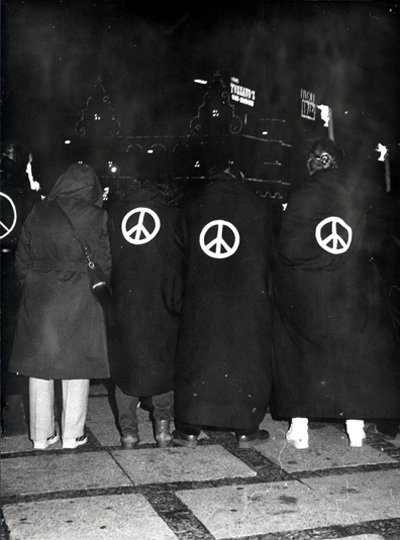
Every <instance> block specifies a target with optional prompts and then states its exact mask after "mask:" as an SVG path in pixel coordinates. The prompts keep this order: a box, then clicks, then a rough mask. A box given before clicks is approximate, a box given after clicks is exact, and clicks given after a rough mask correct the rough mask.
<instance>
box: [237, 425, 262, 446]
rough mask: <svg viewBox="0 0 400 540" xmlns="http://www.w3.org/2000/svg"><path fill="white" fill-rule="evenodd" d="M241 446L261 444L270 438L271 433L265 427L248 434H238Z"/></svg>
mask: <svg viewBox="0 0 400 540" xmlns="http://www.w3.org/2000/svg"><path fill="white" fill-rule="evenodd" d="M236 438H237V441H238V445H239V448H252V447H253V446H258V445H259V444H264V443H266V442H267V441H268V439H269V433H268V431H266V430H265V429H259V430H257V431H255V432H254V433H251V434H248V435H239V434H236Z"/></svg>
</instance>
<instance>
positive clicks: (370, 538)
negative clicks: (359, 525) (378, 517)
mask: <svg viewBox="0 0 400 540" xmlns="http://www.w3.org/2000/svg"><path fill="white" fill-rule="evenodd" d="M321 540H332V537H331V538H330V539H326V538H321ZM335 540H385V538H384V537H383V536H381V535H380V534H357V535H356V536H342V537H340V538H336V539H335Z"/></svg>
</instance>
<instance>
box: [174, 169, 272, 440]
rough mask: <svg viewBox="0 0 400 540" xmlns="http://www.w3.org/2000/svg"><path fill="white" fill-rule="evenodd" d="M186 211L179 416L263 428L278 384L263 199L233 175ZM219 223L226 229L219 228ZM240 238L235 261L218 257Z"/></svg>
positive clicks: (177, 394)
mask: <svg viewBox="0 0 400 540" xmlns="http://www.w3.org/2000/svg"><path fill="white" fill-rule="evenodd" d="M182 212H183V218H184V219H183V225H184V235H185V244H186V250H187V275H186V285H185V295H184V303H183V311H182V321H181V329H180V333H179V342H178V352H177V364H176V372H175V373H176V375H175V403H176V417H177V418H178V420H179V421H181V422H186V423H189V424H197V425H203V426H204V425H205V426H214V427H220V428H231V429H250V428H253V427H257V426H258V425H259V423H260V422H261V421H262V419H263V417H264V415H265V413H266V410H267V407H268V404H269V399H270V389H271V380H272V379H271V350H272V345H271V324H272V314H271V300H270V298H269V295H268V287H269V279H270V277H271V273H272V255H273V249H272V239H271V224H270V220H269V217H268V215H267V214H266V210H265V208H264V206H263V204H262V202H261V201H260V199H258V197H257V196H256V195H254V194H253V193H251V192H250V191H249V190H248V189H247V188H246V187H245V186H244V185H243V184H242V183H240V182H239V181H237V180H234V179H232V178H231V177H230V176H228V175H222V176H219V177H216V178H213V179H211V181H210V182H208V183H207V184H206V185H205V186H204V187H203V189H201V190H200V192H199V193H198V194H197V195H193V196H190V197H189V198H188V199H187V200H186V201H185V202H184V204H183V205H182ZM216 220H218V221H219V222H220V224H219V225H218V223H214V224H213V222H214V221H216ZM232 226H233V227H234V229H232ZM207 227H209V228H208V231H206V234H204V232H205V228H207ZM219 227H221V229H219ZM235 230H236V231H237V232H236V233H235V232H234V231H235ZM219 231H220V232H223V239H224V241H226V245H224V244H223V245H221V246H220V247H218V246H217V244H215V245H213V242H214V241H215V240H214V239H215V238H218V232H219ZM202 233H203V234H204V238H203V237H202ZM235 234H236V236H235ZM235 238H236V240H235ZM237 238H239V245H238V246H237V249H236V251H234V249H233V252H232V253H231V254H230V256H229V257H226V258H213V257H212V256H210V254H209V253H210V252H211V253H213V252H214V253H216V252H217V251H220V252H221V254H224V253H225V254H226V253H230V252H229V250H230V249H231V247H234V246H235V241H236V242H237ZM207 252H208V254H207Z"/></svg>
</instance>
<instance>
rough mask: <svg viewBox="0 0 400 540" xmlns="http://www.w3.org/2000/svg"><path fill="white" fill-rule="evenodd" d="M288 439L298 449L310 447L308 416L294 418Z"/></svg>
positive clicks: (287, 435) (287, 434)
mask: <svg viewBox="0 0 400 540" xmlns="http://www.w3.org/2000/svg"><path fill="white" fill-rule="evenodd" d="M286 440H287V442H288V443H289V444H291V445H292V446H294V447H295V448H297V449H298V450H302V449H304V448H308V418H292V421H291V424H290V429H289V431H288V432H287V433H286Z"/></svg>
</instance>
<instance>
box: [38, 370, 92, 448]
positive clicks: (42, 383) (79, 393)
mask: <svg viewBox="0 0 400 540" xmlns="http://www.w3.org/2000/svg"><path fill="white" fill-rule="evenodd" d="M61 385H62V413H61V436H62V438H63V439H76V438H78V437H81V436H82V435H83V434H84V429H85V421H86V413H87V406H88V400H89V385H90V380H89V379H66V380H63V381H61ZM29 417H30V436H31V440H32V441H45V440H46V439H48V438H49V437H52V436H53V435H54V432H55V419H54V381H53V380H47V379H35V378H33V377H30V378H29Z"/></svg>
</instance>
